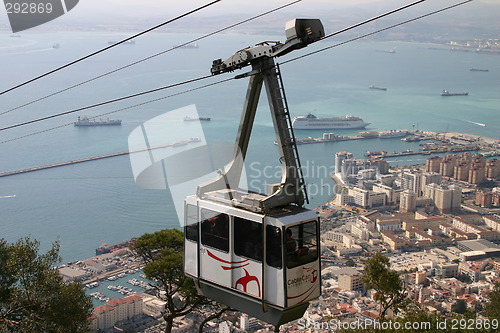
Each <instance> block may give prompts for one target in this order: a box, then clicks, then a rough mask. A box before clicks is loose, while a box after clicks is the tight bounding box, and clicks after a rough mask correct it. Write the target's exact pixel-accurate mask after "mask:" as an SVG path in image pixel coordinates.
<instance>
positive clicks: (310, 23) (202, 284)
mask: <svg viewBox="0 0 500 333" xmlns="http://www.w3.org/2000/svg"><path fill="white" fill-rule="evenodd" d="M285 30H286V37H287V40H286V42H285V43H279V42H264V43H260V44H257V45H255V46H253V47H248V48H245V49H243V50H240V51H238V52H236V53H235V54H234V55H233V56H231V57H229V58H228V59H227V60H225V61H222V60H221V59H218V60H215V61H214V62H213V65H212V69H211V72H212V74H213V75H217V74H221V73H225V72H231V71H234V70H236V69H240V68H243V67H245V66H252V71H251V72H249V73H247V74H244V75H241V76H240V77H246V76H250V79H249V84H248V90H247V95H246V99H245V103H244V107H243V114H242V118H241V122H240V127H239V130H238V135H237V139H236V143H237V145H236V148H235V152H234V158H233V160H232V162H231V163H230V164H228V165H227V166H226V167H225V168H224V170H222V171H221V172H220V174H219V176H218V177H216V178H215V179H214V180H212V181H210V182H208V183H205V184H202V185H199V186H198V189H197V193H196V195H193V196H189V197H187V198H186V199H185V225H184V235H185V242H184V251H185V252H184V270H185V274H186V275H188V276H190V277H192V278H193V279H194V281H195V283H196V286H197V288H198V291H199V292H200V293H201V294H203V295H204V296H206V297H208V298H211V299H214V300H216V301H217V302H220V303H222V304H225V305H227V306H229V307H231V308H235V309H238V310H239V311H242V312H245V313H247V314H249V315H251V316H254V317H256V318H258V319H260V320H263V321H265V322H268V323H270V324H272V325H274V326H275V327H279V326H280V325H282V324H284V323H287V322H290V321H292V320H296V319H298V318H300V317H302V315H303V314H304V312H305V311H306V309H307V307H308V305H309V301H311V300H313V299H316V298H318V297H319V296H320V295H321V271H320V254H319V252H320V242H319V219H318V217H317V215H316V214H315V213H314V212H312V211H310V210H308V209H306V208H304V207H303V205H304V202H306V201H307V192H306V188H305V184H304V179H303V176H302V173H301V169H300V160H299V155H298V151H297V147H296V144H295V137H294V134H293V130H292V126H291V119H290V114H289V111H288V105H287V102H286V97H285V92H284V89H283V82H282V80H281V75H280V72H279V67H278V66H277V65H275V62H274V58H275V57H278V56H281V55H284V54H287V53H289V52H291V51H293V50H295V49H299V48H303V47H305V46H307V45H309V44H311V43H313V42H315V41H317V40H319V39H321V38H322V37H324V35H325V33H324V30H323V26H322V24H321V22H320V21H319V20H317V19H295V20H292V21H290V22H287V23H286V27H285ZM263 85H265V88H266V93H267V98H268V101H269V107H270V111H271V115H272V120H273V125H274V129H275V132H276V138H277V143H278V148H279V153H280V160H281V161H282V179H281V182H280V183H279V184H274V185H273V186H271V187H270V194H268V195H265V194H259V193H250V192H249V191H248V190H242V189H239V188H237V185H236V186H232V184H239V180H240V177H241V174H242V169H243V163H244V160H245V156H246V153H247V148H248V144H249V141H250V135H251V132H252V126H253V122H254V118H255V112H256V110H257V104H258V101H259V97H260V93H261V89H262V86H263ZM233 187H234V188H233Z"/></svg>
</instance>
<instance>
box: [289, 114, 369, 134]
mask: <svg viewBox="0 0 500 333" xmlns="http://www.w3.org/2000/svg"><path fill="white" fill-rule="evenodd" d="M368 125H370V123H365V122H364V121H363V119H361V118H359V117H355V116H342V117H335V118H318V117H316V116H315V115H313V114H311V113H309V114H308V115H307V116H299V117H295V118H293V119H292V127H293V128H294V129H298V130H305V129H318V130H319V129H321V130H330V129H356V128H365V127H366V126H368Z"/></svg>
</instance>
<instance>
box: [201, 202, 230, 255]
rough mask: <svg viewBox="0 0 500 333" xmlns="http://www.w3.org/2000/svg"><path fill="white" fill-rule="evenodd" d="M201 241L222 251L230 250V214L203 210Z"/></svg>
mask: <svg viewBox="0 0 500 333" xmlns="http://www.w3.org/2000/svg"><path fill="white" fill-rule="evenodd" d="M201 243H202V244H203V245H206V246H211V247H213V248H216V249H218V250H221V251H225V252H228V251H229V216H227V215H226V214H222V213H218V212H213V211H210V210H208V209H202V210H201Z"/></svg>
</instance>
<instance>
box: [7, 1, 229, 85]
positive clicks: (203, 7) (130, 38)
mask: <svg viewBox="0 0 500 333" xmlns="http://www.w3.org/2000/svg"><path fill="white" fill-rule="evenodd" d="M220 1H222V0H214V1H212V2H210V3H208V4H205V5H203V6H201V7H198V8H196V9H193V10H191V11H189V12H187V13H184V14H182V15H179V16H177V17H175V18H173V19H170V20H168V21H165V22H163V23H160V24H158V25H156V26H154V27H152V28H149V29H147V30H144V31H142V32H139V33H137V34H135V35H133V36H131V37H128V38H126V39H124V40H122V41H119V42H117V43H115V44H112V45H109V46H107V47H105V48H103V49H101V50H99V51H95V52H92V53H91V54H89V55H86V56H84V57H81V58H79V59H77V60H74V61H72V62H70V63H67V64H66V65H63V66H61V67H58V68H56V69H53V70H51V71H49V72H47V73H45V74H42V75H39V76H37V77H35V78H32V79H30V80H28V81H25V82H23V83H21V84H18V85H17V86H14V87H12V88H9V89H7V90H4V91H2V92H0V95H3V94H5V93H8V92H10V91H12V90H15V89H17V88H20V87H22V86H25V85H27V84H29V83H31V82H34V81H36V80H39V79H41V78H43V77H46V76H48V75H50V74H53V73H55V72H58V71H60V70H61V69H64V68H67V67H69V66H72V65H74V64H76V63H78V62H80V61H83V60H85V59H88V58H90V57H93V56H95V55H97V54H99V53H102V52H104V51H107V50H109V49H111V48H113V47H115V46H117V45H120V44H123V43H125V42H127V41H129V40H132V39H134V38H136V37H139V36H141V35H144V34H146V33H148V32H151V31H153V30H156V29H158V28H161V27H163V26H165V25H167V24H170V23H172V22H174V21H177V20H179V19H181V18H183V17H186V16H188V15H191V14H193V13H196V12H198V11H200V10H202V9H205V8H207V7H209V6H212V5H214V4H216V3H217V2H220Z"/></svg>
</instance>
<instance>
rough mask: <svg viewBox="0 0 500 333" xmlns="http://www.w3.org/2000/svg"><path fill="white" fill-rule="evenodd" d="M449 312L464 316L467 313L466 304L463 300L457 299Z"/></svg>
mask: <svg viewBox="0 0 500 333" xmlns="http://www.w3.org/2000/svg"><path fill="white" fill-rule="evenodd" d="M451 311H453V312H455V313H459V314H464V313H465V312H466V311H467V303H465V301H464V300H463V299H459V300H458V301H456V302H455V303H454V304H453V305H452V306H451Z"/></svg>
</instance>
